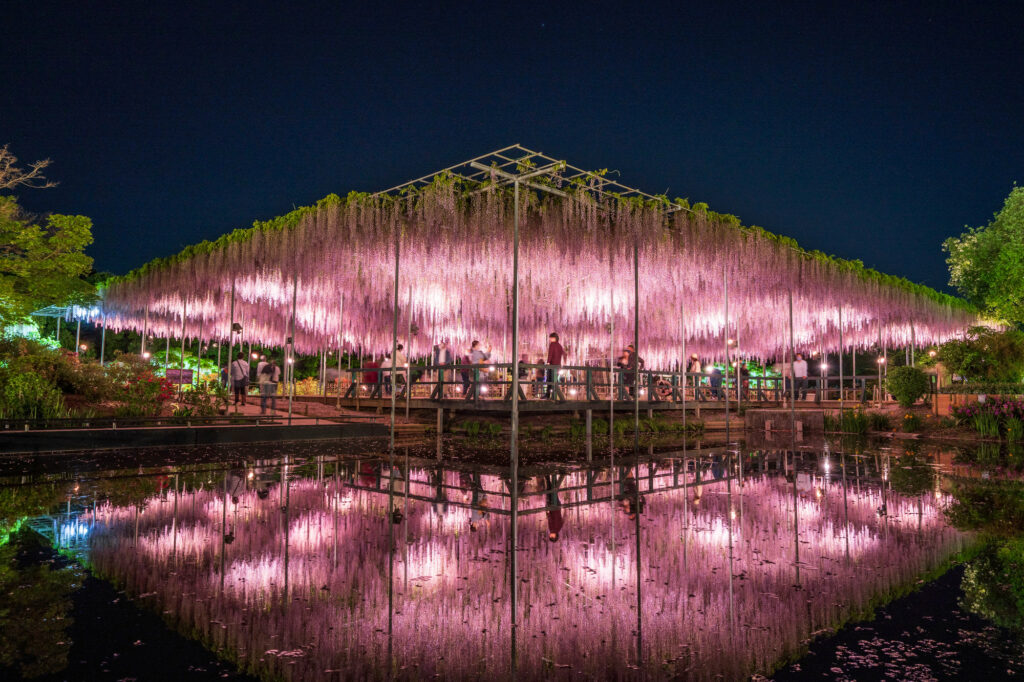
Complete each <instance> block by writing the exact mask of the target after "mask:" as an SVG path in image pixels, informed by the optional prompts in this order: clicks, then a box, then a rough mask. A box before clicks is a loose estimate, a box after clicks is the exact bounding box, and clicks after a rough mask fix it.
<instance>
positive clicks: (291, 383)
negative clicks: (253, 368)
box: [288, 272, 299, 426]
mask: <svg viewBox="0 0 1024 682" xmlns="http://www.w3.org/2000/svg"><path fill="white" fill-rule="evenodd" d="M298 300H299V274H298V273H297V272H296V273H293V274H292V337H291V338H292V342H291V343H290V344H289V345H288V352H289V354H290V355H289V358H288V359H289V360H291V362H289V363H288V366H289V368H290V369H291V375H290V376H289V380H288V426H291V425H292V403H293V402H294V400H295V306H296V305H297V304H298Z"/></svg>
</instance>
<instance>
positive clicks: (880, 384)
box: [875, 320, 885, 409]
mask: <svg viewBox="0 0 1024 682" xmlns="http://www.w3.org/2000/svg"><path fill="white" fill-rule="evenodd" d="M878 346H879V348H881V349H882V356H881V357H880V358H878V362H876V363H875V364H876V365H878V407H879V409H881V407H882V398H883V397H884V396H883V389H882V365H883V364H885V347H884V346H882V321H881V320H879V321H878Z"/></svg>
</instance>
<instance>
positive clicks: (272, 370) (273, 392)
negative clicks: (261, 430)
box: [256, 358, 281, 414]
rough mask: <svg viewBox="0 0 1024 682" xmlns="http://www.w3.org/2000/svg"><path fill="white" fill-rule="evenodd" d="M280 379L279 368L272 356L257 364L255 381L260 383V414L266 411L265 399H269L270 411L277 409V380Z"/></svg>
mask: <svg viewBox="0 0 1024 682" xmlns="http://www.w3.org/2000/svg"><path fill="white" fill-rule="evenodd" d="M280 379H281V368H280V367H278V366H277V365H276V364H275V363H274V360H273V358H271V359H270V360H266V361H264V362H261V363H260V364H259V369H258V370H257V371H256V381H257V382H259V385H260V414H266V413H267V400H268V399H269V400H270V409H271V411H275V410H277V382H278V381H279V380H280Z"/></svg>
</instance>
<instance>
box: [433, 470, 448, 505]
mask: <svg viewBox="0 0 1024 682" xmlns="http://www.w3.org/2000/svg"><path fill="white" fill-rule="evenodd" d="M430 480H431V484H432V485H433V486H434V502H433V503H432V504H431V507H432V508H433V510H434V514H435V515H437V516H444V515H445V514H447V513H448V494H447V492H446V491H445V489H444V469H441V468H437V469H434V470H433V471H431V472H430Z"/></svg>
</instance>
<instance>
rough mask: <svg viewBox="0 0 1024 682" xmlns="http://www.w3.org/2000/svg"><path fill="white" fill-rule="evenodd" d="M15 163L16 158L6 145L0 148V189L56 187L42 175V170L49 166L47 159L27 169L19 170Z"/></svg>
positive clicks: (34, 163)
mask: <svg viewBox="0 0 1024 682" xmlns="http://www.w3.org/2000/svg"><path fill="white" fill-rule="evenodd" d="M17 163H18V157H17V156H15V155H14V154H12V153H11V151H10V150H9V149H8V148H7V145H4V146H3V147H0V189H14V188H15V187H30V188H32V189H46V188H47V187H56V186H57V183H56V182H53V181H52V180H47V179H46V176H45V175H43V170H44V169H45V168H46V167H47V166H49V165H50V160H49V159H43V160H42V161H35V162H33V163H30V164H29V167H28V168H27V169H24V168H20V167H19V166H18V165H17Z"/></svg>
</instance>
